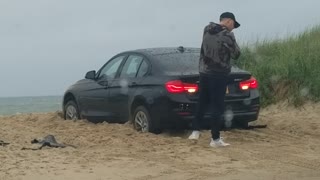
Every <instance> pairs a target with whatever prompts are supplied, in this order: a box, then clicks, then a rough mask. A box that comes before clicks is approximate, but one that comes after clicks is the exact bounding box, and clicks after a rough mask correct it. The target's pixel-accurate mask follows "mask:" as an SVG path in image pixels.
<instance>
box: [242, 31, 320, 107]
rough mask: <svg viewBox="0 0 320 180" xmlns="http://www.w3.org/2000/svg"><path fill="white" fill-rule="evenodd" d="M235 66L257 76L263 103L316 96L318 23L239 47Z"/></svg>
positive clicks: (319, 77) (319, 54) (318, 91)
mask: <svg viewBox="0 0 320 180" xmlns="http://www.w3.org/2000/svg"><path fill="white" fill-rule="evenodd" d="M242 52H243V53H242V56H241V58H240V60H239V61H237V62H236V63H237V65H238V66H239V67H241V68H244V69H246V70H249V71H250V72H252V74H253V75H254V76H255V77H256V78H257V79H258V81H259V84H260V91H261V95H262V103H263V105H269V104H271V103H276V102H279V101H283V100H289V102H290V103H293V104H294V105H301V104H303V102H305V101H306V100H314V101H318V100H319V99H320V26H319V27H315V28H312V29H310V30H307V31H305V32H304V33H301V34H299V35H297V36H292V37H289V38H287V39H284V40H272V41H259V42H257V43H255V44H254V47H250V48H249V47H246V48H243V49H242Z"/></svg>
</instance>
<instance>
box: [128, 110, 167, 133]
mask: <svg viewBox="0 0 320 180" xmlns="http://www.w3.org/2000/svg"><path fill="white" fill-rule="evenodd" d="M133 126H134V128H135V129H136V130H137V131H141V132H143V133H146V132H151V133H155V134H159V133H161V130H160V129H158V128H156V127H155V126H154V125H153V123H152V120H151V118H150V114H149V112H148V110H147V109H146V108H145V107H143V106H139V107H137V108H136V110H135V111H134V113H133Z"/></svg>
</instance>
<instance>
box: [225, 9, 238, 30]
mask: <svg viewBox="0 0 320 180" xmlns="http://www.w3.org/2000/svg"><path fill="white" fill-rule="evenodd" d="M223 18H230V19H232V20H233V21H234V28H238V27H240V24H239V23H238V21H236V17H235V16H234V14H233V13H231V12H224V13H222V14H221V15H220V20H221V19H223Z"/></svg>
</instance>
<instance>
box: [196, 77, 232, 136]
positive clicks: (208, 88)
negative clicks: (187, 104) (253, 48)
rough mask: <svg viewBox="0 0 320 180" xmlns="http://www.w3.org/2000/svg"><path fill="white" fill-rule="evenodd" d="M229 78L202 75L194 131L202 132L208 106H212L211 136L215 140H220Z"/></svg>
mask: <svg viewBox="0 0 320 180" xmlns="http://www.w3.org/2000/svg"><path fill="white" fill-rule="evenodd" d="M226 87H227V77H224V76H210V75H200V84H199V90H200V92H199V100H198V104H197V110H196V117H195V119H193V121H192V129H193V130H200V123H201V121H202V119H203V116H204V113H205V110H206V109H207V108H206V106H207V105H208V104H209V105H210V111H211V122H210V124H211V134H212V138H213V139H214V140H216V139H219V138H220V130H221V128H222V125H223V118H222V115H223V113H224V98H225V94H226Z"/></svg>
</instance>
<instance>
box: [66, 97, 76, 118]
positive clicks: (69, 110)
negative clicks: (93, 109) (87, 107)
mask: <svg viewBox="0 0 320 180" xmlns="http://www.w3.org/2000/svg"><path fill="white" fill-rule="evenodd" d="M64 111H65V113H64V118H65V119H66V120H78V119H80V118H79V117H80V116H79V111H78V106H77V104H76V103H75V102H74V101H72V100H71V101H68V102H67V104H66V105H65V106H64Z"/></svg>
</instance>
